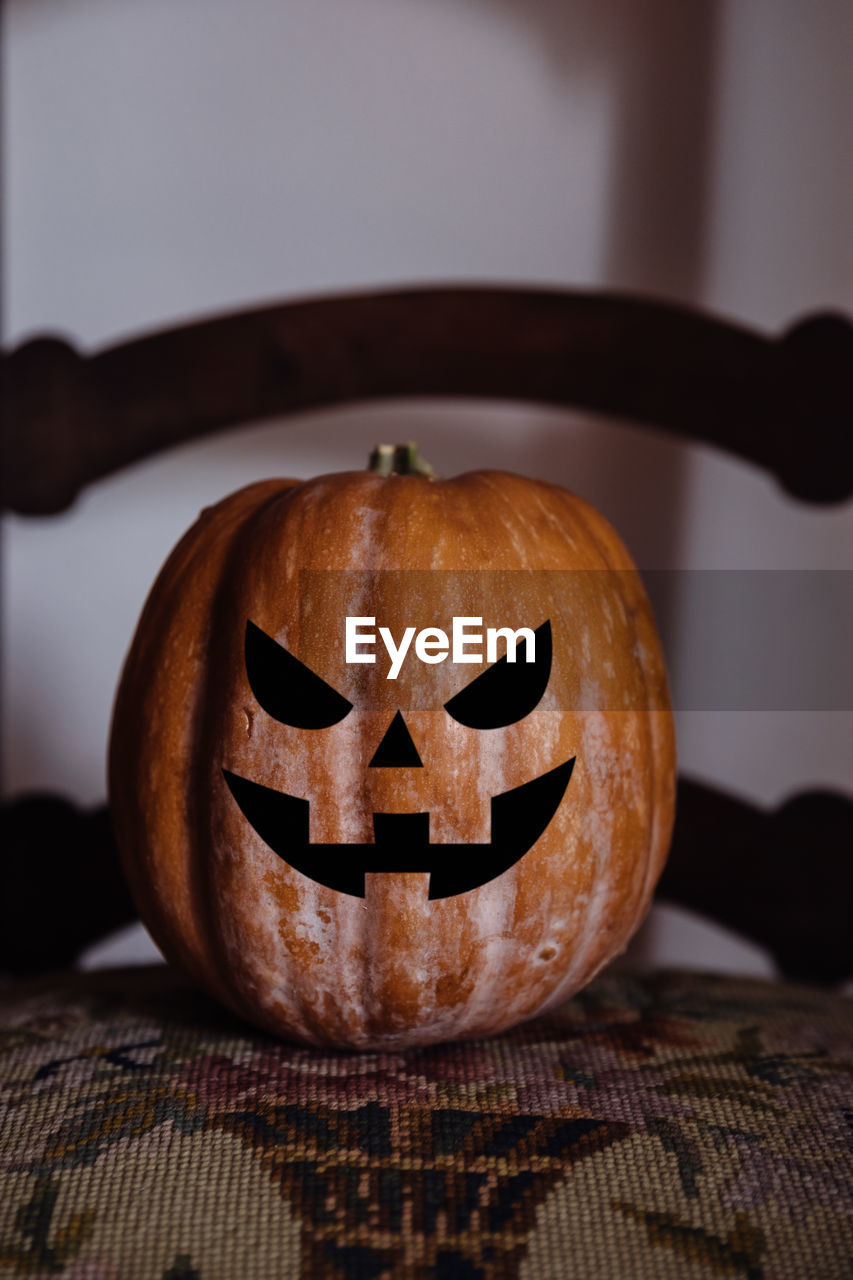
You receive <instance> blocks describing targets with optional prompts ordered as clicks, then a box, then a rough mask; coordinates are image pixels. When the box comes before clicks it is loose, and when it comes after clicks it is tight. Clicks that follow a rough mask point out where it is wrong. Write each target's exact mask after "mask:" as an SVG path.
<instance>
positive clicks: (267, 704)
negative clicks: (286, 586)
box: [246, 622, 352, 729]
mask: <svg viewBox="0 0 853 1280" xmlns="http://www.w3.org/2000/svg"><path fill="white" fill-rule="evenodd" d="M246 675H247V676H248V677H249V684H250V685H251V688H252V693H253V694H254V695H255V697H256V698H257V700H258V702H259V703H260V705H261V706H262V707H263V709H264V711H266V713H267V715H270V716H272V717H273V719H274V720H279V721H280V722H281V723H282V724H289V725H292V726H293V728H294V729H328V728H329V726H330V725H333V724H337V723H338V721H339V720H343V718H344V716H345V715H346V714H347V712H348V711H351V710H352V703H351V702H347V700H346V698H344V697H343V696H342V695H341V694H340V693H338V692H337V690H336V689H333V688H332V686H331V685H330V684H326V681H325V680H321V679H320V677H319V676H318V675H315V673H314V672H313V671H312V670H311V668H310V667H306V666H305V663H304V662H300V661H299V659H298V658H294V656H293V654H292V653H290V652H289V651H288V650H287V649H285V648H284V647H283V646H282V645H280V644H279V643H278V641H276V640H273V639H272V638H271V637H270V636H268V635H267V634H266V632H265V631H261V629H260V627H256V626H255V624H254V622H247V623H246Z"/></svg>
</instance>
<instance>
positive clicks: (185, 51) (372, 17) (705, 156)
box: [3, 0, 853, 964]
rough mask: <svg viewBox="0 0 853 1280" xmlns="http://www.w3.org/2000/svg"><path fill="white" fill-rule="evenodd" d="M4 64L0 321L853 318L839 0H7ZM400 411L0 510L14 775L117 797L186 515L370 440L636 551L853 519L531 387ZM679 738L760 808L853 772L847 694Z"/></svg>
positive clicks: (11, 782)
mask: <svg viewBox="0 0 853 1280" xmlns="http://www.w3.org/2000/svg"><path fill="white" fill-rule="evenodd" d="M3 57H4V68H3V72H4V95H5V96H4V101H3V151H4V157H5V181H4V188H3V198H4V203H3V214H4V246H3V247H4V264H5V270H4V289H5V296H4V299H3V309H4V315H5V338H6V340H7V341H11V342H14V341H17V340H19V339H21V338H23V337H25V336H27V335H28V334H31V333H35V332H41V331H44V330H46V329H49V330H52V331H59V332H61V333H64V334H65V335H68V336H70V337H71V338H73V339H74V340H75V341H76V342H78V343H79V344H80V345H81V346H83V347H92V346H98V345H101V344H105V343H110V342H113V341H116V340H117V339H119V338H120V337H123V336H126V335H130V334H135V333H137V332H140V331H142V330H145V329H150V328H153V327H157V326H160V325H165V324H169V323H172V322H174V321H176V320H179V319H182V318H187V317H195V316H198V315H200V314H203V313H209V312H215V311H221V310H225V309H229V308H232V307H238V306H241V305H248V304H251V305H254V304H257V303H259V302H263V301H267V300H276V299H280V298H285V297H291V296H296V295H300V294H306V293H313V292H317V291H321V290H334V291H338V290H341V289H344V288H350V287H373V286H377V285H383V284H389V283H397V282H407V283H408V282H412V281H436V280H441V281H448V280H464V281H481V280H482V281H490V282H491V281H523V282H526V283H531V282H533V283H535V282H543V283H560V284H572V285H585V286H589V285H607V286H613V287H618V288H623V289H631V290H638V291H643V292H647V293H651V294H656V295H659V296H665V297H669V298H673V299H677V300H682V301H686V302H691V303H696V304H699V305H702V306H705V307H708V308H711V309H713V310H717V311H721V312H724V313H727V314H729V315H732V316H735V317H739V318H740V319H742V320H744V321H747V322H750V323H754V324H758V325H761V326H765V327H770V328H776V327H778V326H781V325H784V324H786V323H787V322H789V321H790V320H791V319H793V318H795V317H797V316H799V315H800V314H802V313H803V312H805V311H809V310H813V309H815V308H818V307H827V306H834V307H838V308H841V309H846V310H848V311H851V310H853V240H851V237H850V227H851V225H853V166H851V165H850V163H849V150H850V148H849V134H850V124H851V121H853V77H851V76H850V75H849V67H850V65H851V58H853V8H851V6H850V5H849V3H848V2H847V0H810V2H809V3H806V0H750V3H749V4H746V5H745V4H742V3H740V4H739V3H736V0H725V2H720V3H711V0H706V2H705V3H701V4H696V5H684V4H683V0H647V2H646V3H645V4H643V5H637V4H636V0H582V2H579V0H575V2H571V0H453V2H452V3H451V0H431V2H427V0H360V2H359V3H357V4H355V3H352V0H286V2H284V0H243V2H242V3H241V4H239V5H235V4H234V3H233V2H232V0H204V3H203V4H202V3H201V2H200V0H148V3H146V4H140V3H138V0H109V3H108V2H107V0H62V3H59V2H58V0H6V5H5V11H4V26H3ZM406 414H407V416H406V418H405V424H404V425H397V424H398V423H399V418H400V411H399V410H398V409H395V408H394V407H393V406H391V407H388V406H385V407H383V408H382V409H381V410H378V411H377V410H371V409H359V410H353V411H352V412H348V413H345V414H344V413H339V414H333V415H315V416H313V417H306V418H304V419H302V420H301V421H300V422H298V423H297V424H295V425H291V426H288V427H286V428H282V427H279V426H276V425H275V424H272V425H267V426H264V427H261V428H255V429H252V430H251V431H249V432H247V433H243V434H241V435H239V436H236V435H234V436H227V437H222V438H220V439H218V440H216V441H213V442H210V443H208V444H206V445H204V446H198V447H193V448H189V449H185V450H183V451H181V455H180V458H179V459H178V460H177V465H176V460H175V458H174V456H173V457H171V458H169V459H168V460H155V461H154V462H151V463H149V464H146V465H145V466H142V467H139V468H138V469H136V470H135V471H134V472H132V473H128V474H126V475H122V476H119V477H117V478H115V479H113V480H111V481H108V482H104V483H102V484H100V485H98V486H96V487H95V488H94V489H93V490H92V491H91V492H90V493H89V494H87V495H86V496H85V497H84V499H83V500H82V501H81V502H80V503H79V504H78V506H77V507H76V508H75V510H74V511H73V512H72V513H70V514H69V515H67V516H64V517H61V518H59V519H57V520H55V521H47V522H40V523H39V524H34V523H30V522H28V521H24V520H17V519H9V520H7V521H6V524H5V528H4V541H5V547H4V557H5V565H4V571H5V574H6V592H7V595H6V600H5V601H4V611H5V635H4V643H5V661H4V669H3V705H4V708H5V724H4V757H5V769H6V779H5V784H6V788H7V790H9V791H17V790H21V789H25V788H29V787H41V786H46V787H50V788H52V789H59V790H67V791H69V792H70V793H72V794H74V795H77V796H78V797H80V798H82V799H84V800H87V801H92V802H94V801H95V800H96V799H98V798H99V797H101V796H102V794H103V786H104V783H103V755H104V744H105V741H106V734H107V725H108V717H109V706H110V700H111V696H112V690H113V688H114V686H115V682H116V679H117V675H118V669H119V665H120V661H121V657H122V655H123V652H124V649H125V647H126V645H127V643H128V640H129V637H130V634H131V631H132V628H133V625H134V622H135V618H136V614H137V612H138V609H139V606H140V604H141V601H142V598H143V596H144V594H145V592H146V590H147V587H148V585H149V584H150V581H151V579H152V577H153V575H154V573H155V571H156V568H157V567H158V565H159V563H160V562H161V560H162V559H163V557H164V555H165V554H166V552H167V550H168V549H169V547H170V546H171V544H172V543H173V542H174V540H175V538H176V537H177V536H178V534H179V533H180V532H181V531H182V529H183V528H184V527H185V526H186V525H187V524H188V523H190V521H191V520H192V519H193V518H194V516H195V514H196V513H197V511H198V509H199V508H200V507H201V506H203V505H205V504H207V503H209V502H210V501H211V500H213V499H215V498H216V497H218V496H220V495H221V494H223V493H225V492H227V491H229V490H231V489H233V488H235V487H237V486H238V485H239V484H240V483H243V482H244V481H248V480H249V479H253V478H256V477H257V476H259V475H263V474H274V473H291V474H297V475H306V476H307V475H311V474H314V473H316V472H318V471H324V470H330V469H341V468H349V467H357V466H360V465H361V464H362V460H363V459H364V458H365V457H366V454H367V451H368V449H369V448H370V446H372V444H373V443H375V441H376V439H378V438H380V437H383V438H384V437H392V436H396V437H399V436H400V435H401V433H402V435H403V436H410V435H413V434H414V435H416V436H417V438H418V439H419V440H420V441H421V444H422V447H423V450H424V452H425V453H426V454H427V456H430V457H431V458H432V459H433V461H434V462H435V463H436V464H438V465H439V468H440V469H441V470H443V471H445V472H453V471H456V470H463V469H468V468H471V467H476V466H482V465H488V466H505V467H510V468H512V469H515V470H519V471H527V472H529V473H530V474H542V475H545V474H547V475H548V477H549V478H557V479H560V480H561V481H562V482H563V483H565V484H566V485H567V486H568V487H570V488H574V489H577V490H578V491H579V492H581V493H583V494H584V496H586V497H588V498H590V499H591V500H592V501H593V502H595V503H596V504H597V505H599V506H601V507H602V509H603V510H604V511H605V512H606V513H607V514H608V516H609V517H610V518H611V519H612V520H613V521H614V523H615V524H616V525H617V527H618V528H620V529H621V530H622V532H623V533H624V535H625V536H626V538H627V540H628V542H629V545H631V546H632V548H633V550H634V552H635V555H636V558H637V559H638V561H639V563H640V564H641V565H643V566H645V567H670V566H673V567H709V566H712V567H723V568H731V567H739V566H750V567H768V568H792V567H799V568H820V567H839V568H843V567H846V568H853V511H851V509H849V508H848V509H846V510H841V511H835V510H829V511H825V512H820V511H818V512H815V511H810V510H807V509H805V508H803V507H800V506H799V505H798V504H794V503H791V502H789V501H788V500H787V499H786V498H785V497H784V496H783V495H782V494H781V493H779V492H778V491H777V490H776V488H775V487H774V486H773V485H772V484H771V483H770V482H769V481H766V480H764V479H763V478H762V477H761V476H759V475H758V474H756V473H754V472H752V471H751V470H750V469H749V468H746V467H743V466H741V465H739V464H735V463H733V462H731V461H730V460H728V459H725V458H720V457H713V456H711V455H710V454H708V453H707V452H706V451H701V450H700V451H687V450H685V449H684V448H682V447H681V446H678V445H676V444H674V443H672V442H670V441H667V440H665V439H663V438H659V437H656V436H654V435H653V434H652V433H649V432H642V431H635V430H634V429H628V428H624V427H621V426H619V425H618V424H613V425H603V424H600V423H594V424H590V423H589V422H588V421H584V420H583V419H581V418H579V417H570V416H568V415H560V414H556V413H550V412H546V411H539V410H536V411H532V410H522V409H516V410H508V409H504V410H501V411H500V413H499V414H497V415H495V414H494V413H493V412H491V411H488V410H487V409H485V408H484V407H482V406H480V407H477V406H466V407H465V408H464V409H459V408H458V407H448V406H439V407H436V406H428V405H419V406H415V407H414V408H413V409H408V410H407V411H406ZM459 419H461V420H462V421H463V423H464V425H465V427H466V429H467V430H466V432H465V434H464V435H463V436H461V437H460V434H459V432H458V431H457V430H456V422H457V421H458V420H459ZM318 427H319V428H321V429H318ZM721 510H724V512H725V517H726V518H725V519H724V520H722V521H720V519H719V516H720V512H721ZM57 534H61V536H59V537H57ZM678 609H679V602H678V601H674V602H672V610H673V617H672V618H671V619H670V624H671V629H672V634H673V635H674V636H675V637H676V640H677V636H678V634H679V627H680V626H681V629H682V632H683V623H684V619H679V616H678ZM795 621H796V620H792V628H793V627H794V626H795ZM832 621H833V620H832V618H831V617H826V618H822V619H821V618H818V619H817V620H815V619H809V620H808V627H809V628H811V629H812V630H815V629H816V630H818V631H819V630H820V628H821V627H824V628H829V627H831V626H832ZM773 643H774V644H775V645H780V644H782V645H784V643H785V638H784V637H779V636H778V635H775V636H774V637H773ZM795 654H796V647H794V648H793V649H792V660H794V655H795ZM674 660H675V661H678V660H679V655H678V653H677V652H676V654H675V656H674ZM679 735H680V754H681V762H682V767H683V768H684V770H685V771H688V772H691V773H693V774H694V775H695V776H699V777H702V778H706V779H709V780H712V781H719V782H721V783H723V784H725V785H726V786H728V787H730V788H731V789H732V790H734V791H736V792H741V793H744V794H751V795H754V796H757V797H759V798H761V799H763V800H765V801H768V802H775V801H777V800H778V799H780V798H782V797H783V796H784V795H785V794H787V793H788V792H790V791H791V790H795V789H797V788H798V787H799V786H804V785H811V784H812V783H814V782H816V781H817V782H820V781H825V782H828V783H830V784H835V785H838V786H845V787H849V785H850V782H851V779H853V718H851V714H850V713H849V712H843V711H835V712H830V711H825V712H821V713H817V712H811V713H803V712H800V713H793V712H781V711H767V712H763V713H755V712H752V713H747V712H725V713H724V712H716V713H708V712H702V713H700V712H692V713H683V714H681V715H680V716H679ZM792 742H793V743H796V750H794V751H792V750H791V743H792ZM653 932H654V931H653V930H652V931H651V932H649V933H648V934H647V942H648V939H649V938H652V933H653ZM665 932H666V931H665V930H664V933H665ZM673 936H674V935H673ZM653 941H654V945H653V946H652V947H651V954H652V955H653V956H654V957H658V958H660V957H661V956H664V958H671V957H669V955H668V953H667V951H666V946H667V945H668V944H667V943H666V940H665V938H663V939H662V936H661V931H660V929H658V933H657V935H656V940H654V939H653ZM679 945H681V944H679ZM696 945H698V944H696ZM646 949H647V951H648V950H649V947H648V946H647V948H646ZM686 949H687V951H688V952H689V950H690V946H689V945H688V946H687V948H686ZM731 955H733V956H735V959H733V960H732V963H735V964H746V963H749V961H748V959H744V958H743V957H742V956H741V954H740V953H734V952H732V953H731ZM675 958H678V956H676V957H675ZM759 963H760V962H759Z"/></svg>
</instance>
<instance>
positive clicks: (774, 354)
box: [0, 287, 853, 514]
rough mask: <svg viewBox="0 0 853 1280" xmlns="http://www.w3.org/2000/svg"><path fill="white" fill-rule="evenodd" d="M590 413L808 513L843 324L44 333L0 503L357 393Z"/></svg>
mask: <svg viewBox="0 0 853 1280" xmlns="http://www.w3.org/2000/svg"><path fill="white" fill-rule="evenodd" d="M404 396H444V397H456V396H459V397H471V396H474V397H481V398H486V399H490V398H503V399H507V398H508V399H512V400H519V401H535V402H544V403H548V404H553V405H567V406H575V407H579V408H584V409H589V410H592V411H594V412H597V413H603V414H608V415H612V416H616V417H620V418H627V419H630V420H633V421H637V422H643V423H649V424H652V425H654V426H656V427H658V428H661V429H663V430H666V431H670V432H674V433H676V434H678V435H680V436H684V437H686V438H689V439H695V440H700V441H705V442H707V443H710V444H714V445H716V446H718V447H719V448H722V449H725V450H727V451H729V452H731V453H733V454H736V455H738V456H740V457H742V458H745V459H747V460H749V461H751V462H754V463H757V464H759V465H761V466H763V467H766V468H767V469H769V470H770V471H771V472H773V473H774V474H775V475H776V476H777V477H778V479H779V480H780V482H781V483H782V484H783V485H784V486H785V488H786V489H788V490H789V491H790V492H791V493H792V494H795V495H797V496H799V497H801V498H804V499H807V500H809V501H813V502H824V501H826V502H829V501H840V500H842V499H844V498H846V497H848V496H849V495H850V494H853V429H851V426H852V425H853V327H851V325H850V324H849V323H848V322H847V321H846V320H844V319H842V318H841V317H837V316H831V315H826V316H819V317H815V318H812V319H809V320H806V321H805V322H803V323H801V324H799V325H797V326H796V327H794V328H793V329H791V330H790V331H789V332H787V333H786V334H784V335H782V336H781V337H778V338H776V337H772V336H765V335H762V334H759V333H756V332H753V331H751V330H748V329H746V328H742V327H740V326H737V325H734V324H730V323H727V322H725V321H723V320H720V319H714V318H711V317H708V316H705V315H701V314H699V313H697V312H693V311H689V310H686V309H684V308H681V307H675V306H671V305H669V304H665V303H661V302H651V301H646V300H641V299H637V298H631V297H624V296H619V295H613V294H595V293H572V292H566V291H558V290H550V291H549V290H544V289H538V290H530V289H510V288H507V289H501V288H473V287H472V288H423V289H416V290H408V291H405V290H401V291H387V292H384V293H375V294H365V295H353V296H345V297H329V298H325V299H320V300H316V301H310V302H291V303H285V304H282V305H280V306H274V307H266V308H263V309H260V310H255V311H247V312H242V313H238V314H234V315H229V316H225V317H222V318H219V319H214V320H206V321H203V322H201V323H198V324H192V325H187V326H185V327H183V328H177V329H173V330H170V331H167V332H163V333H159V334H154V335H152V336H149V337H145V338H140V339H138V340H135V341H132V342H126V343H123V344H121V345H119V346H115V347H111V348H109V349H107V350H105V351H102V352H99V353H96V354H94V355H91V356H86V355H82V354H80V353H78V352H76V351H75V350H74V349H73V348H72V347H70V346H68V345H67V344H65V343H63V342H61V341H59V340H56V339H39V340H36V341H33V342H29V343H27V344H25V345H24V346H22V347H20V348H19V349H18V350H16V351H13V352H12V353H11V354H9V355H6V356H4V357H3V360H2V364H0V402H2V423H0V426H1V427H2V430H0V503H2V507H3V508H4V509H11V510H14V511H18V512H22V513H30V514H38V513H42V514H48V513H52V512H56V511H59V510H61V509H63V508H64V507H66V506H67V505H68V504H69V503H70V502H71V501H73V499H74V497H75V495H76V494H77V493H78V491H79V490H80V489H81V488H82V487H83V486H84V485H85V484H87V483H89V482H90V481H92V480H95V479H98V478H99V477H101V476H105V475H108V474H110V473H111V472H113V471H116V470H117V469H119V468H120V467H123V466H125V465H127V464H128V463H130V462H133V461H135V460H137V459H139V458H142V457H145V456H146V455H148V454H151V453H153V452H155V451H157V450H159V449H161V448H164V447H165V446H167V445H172V444H177V443H179V442H181V441H185V440H189V439H191V438H193V437H195V436H202V435H205V434H207V433H208V432H211V431H215V430H218V429H221V428H225V427H229V426H233V425H236V424H238V423H242V422H248V421H251V420H257V419H258V418H265V417H271V416H276V415H280V414H287V413H290V412H293V411H295V410H300V409H307V408H313V407H317V406H327V405H336V404H344V403H348V402H354V401H363V400H370V399H375V398H388V397H395V398H396V397H404Z"/></svg>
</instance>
